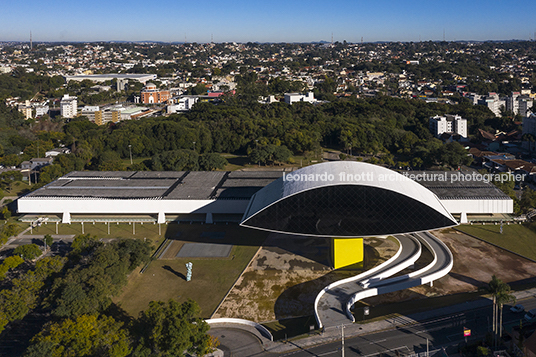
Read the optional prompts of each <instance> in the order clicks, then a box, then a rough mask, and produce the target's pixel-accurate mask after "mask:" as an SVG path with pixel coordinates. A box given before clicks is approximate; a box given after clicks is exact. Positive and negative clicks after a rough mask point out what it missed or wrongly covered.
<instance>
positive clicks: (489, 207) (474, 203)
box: [440, 199, 514, 214]
mask: <svg viewBox="0 0 536 357" xmlns="http://www.w3.org/2000/svg"><path fill="white" fill-rule="evenodd" d="M440 201H441V203H442V204H443V206H444V207H445V208H446V209H447V211H449V212H450V213H451V214H460V213H462V212H465V213H467V214H489V213H513V212H514V201H512V200H511V199H509V200H479V199H476V200H463V199H457V200H445V199H440Z"/></svg>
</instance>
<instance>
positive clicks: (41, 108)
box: [35, 104, 50, 118]
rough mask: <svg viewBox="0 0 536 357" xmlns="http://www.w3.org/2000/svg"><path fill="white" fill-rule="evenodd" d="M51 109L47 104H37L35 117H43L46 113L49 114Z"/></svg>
mask: <svg viewBox="0 0 536 357" xmlns="http://www.w3.org/2000/svg"><path fill="white" fill-rule="evenodd" d="M49 110H50V107H49V106H48V105H45V104H38V105H36V106H35V117H36V118H39V117H42V116H43V115H45V114H48V111H49Z"/></svg>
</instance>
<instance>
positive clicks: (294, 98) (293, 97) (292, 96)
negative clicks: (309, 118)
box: [285, 92, 316, 104]
mask: <svg viewBox="0 0 536 357" xmlns="http://www.w3.org/2000/svg"><path fill="white" fill-rule="evenodd" d="M297 102H307V103H315V102H316V99H315V96H314V94H313V92H309V93H307V94H300V93H285V103H287V104H293V103H297Z"/></svg>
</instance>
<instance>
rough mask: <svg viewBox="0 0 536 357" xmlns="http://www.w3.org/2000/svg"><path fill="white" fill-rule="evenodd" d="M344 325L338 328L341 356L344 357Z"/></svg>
mask: <svg viewBox="0 0 536 357" xmlns="http://www.w3.org/2000/svg"><path fill="white" fill-rule="evenodd" d="M344 327H345V326H344V324H342V325H341V326H340V327H339V328H340V329H341V356H342V357H344Z"/></svg>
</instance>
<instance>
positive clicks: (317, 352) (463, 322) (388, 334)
mask: <svg viewBox="0 0 536 357" xmlns="http://www.w3.org/2000/svg"><path fill="white" fill-rule="evenodd" d="M517 303H521V304H522V305H523V306H524V307H525V310H526V311H528V310H530V309H534V308H536V298H534V297H531V298H528V299H524V300H520V301H518V302H517ZM509 308H510V306H509V305H508V306H505V308H504V310H503V324H504V325H507V324H509V323H515V324H516V325H517V324H518V323H519V321H520V319H523V316H524V314H525V313H524V312H523V313H513V312H511V311H510V309H509ZM491 319H492V307H491V305H490V306H486V307H482V308H478V309H472V310H470V311H465V312H462V313H458V314H454V315H452V316H445V317H442V318H437V319H434V320H431V321H426V322H422V323H418V324H414V325H412V326H408V327H397V328H395V329H390V330H385V331H379V332H375V333H370V334H367V335H362V336H358V337H351V338H346V339H345V356H362V357H372V356H379V355H383V356H399V355H402V356H403V355H408V354H412V353H418V352H426V343H427V340H428V343H429V350H430V351H433V350H437V349H440V348H442V347H445V348H446V349H449V348H450V351H449V352H456V351H457V346H458V345H459V344H460V343H464V342H465V341H466V340H465V337H463V330H464V328H468V329H470V330H471V337H469V341H471V340H477V339H482V338H483V337H484V336H485V335H486V333H487V332H488V331H490V330H491ZM297 348H298V347H297ZM340 355H341V341H337V342H332V343H328V344H324V345H321V346H316V347H311V348H305V349H302V348H299V349H297V350H295V351H292V352H288V353H283V354H279V355H278V354H274V353H268V352H266V353H264V354H263V356H296V357H299V356H308V357H311V356H318V357H320V356H340Z"/></svg>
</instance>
